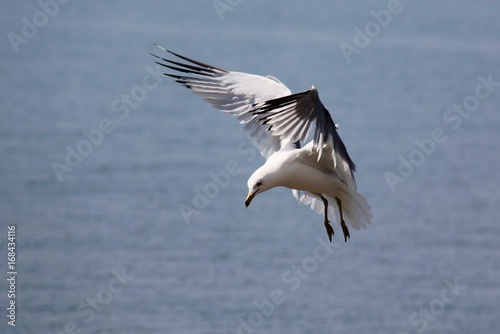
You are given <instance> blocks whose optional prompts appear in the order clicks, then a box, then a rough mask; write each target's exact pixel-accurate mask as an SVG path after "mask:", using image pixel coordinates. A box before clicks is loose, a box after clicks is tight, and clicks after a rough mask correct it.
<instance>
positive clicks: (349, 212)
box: [292, 184, 372, 230]
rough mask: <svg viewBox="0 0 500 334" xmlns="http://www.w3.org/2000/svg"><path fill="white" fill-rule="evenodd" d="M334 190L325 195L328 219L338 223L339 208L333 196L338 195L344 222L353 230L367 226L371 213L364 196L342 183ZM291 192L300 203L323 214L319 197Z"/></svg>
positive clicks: (306, 193) (369, 222)
mask: <svg viewBox="0 0 500 334" xmlns="http://www.w3.org/2000/svg"><path fill="white" fill-rule="evenodd" d="M336 190H337V191H336V192H335V194H327V195H326V198H327V200H328V203H329V205H328V216H329V219H331V220H333V221H335V222H337V223H340V215H339V209H338V207H337V202H336V200H335V198H336V197H338V198H340V201H341V202H342V213H343V216H344V219H345V220H346V223H347V224H349V226H351V227H352V228H354V229H355V230H361V229H366V228H368V225H370V224H371V219H372V214H371V212H370V205H369V204H368V201H367V200H366V198H365V197H364V196H363V195H361V194H360V193H358V192H357V191H356V190H355V189H352V188H351V187H348V186H347V185H344V184H342V185H341V186H340V188H337V189H336ZM292 192H293V195H294V196H295V198H297V200H299V201H300V202H301V203H302V204H305V205H309V206H310V207H311V209H312V210H313V211H314V212H316V213H318V214H324V205H323V201H322V200H321V198H319V197H318V196H316V195H314V194H311V193H308V192H304V191H298V190H293V191H292Z"/></svg>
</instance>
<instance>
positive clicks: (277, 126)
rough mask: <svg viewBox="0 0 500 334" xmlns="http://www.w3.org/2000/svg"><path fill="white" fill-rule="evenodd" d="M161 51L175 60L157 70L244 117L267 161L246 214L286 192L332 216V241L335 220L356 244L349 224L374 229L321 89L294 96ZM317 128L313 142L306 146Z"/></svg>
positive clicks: (263, 81) (264, 80)
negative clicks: (266, 196)
mask: <svg viewBox="0 0 500 334" xmlns="http://www.w3.org/2000/svg"><path fill="white" fill-rule="evenodd" d="M155 45H156V46H158V47H159V48H160V49H161V50H163V51H165V52H166V53H167V56H170V57H169V58H172V59H168V58H164V57H159V56H157V55H154V54H151V55H152V56H154V57H156V58H157V61H156V63H157V64H159V65H162V66H164V67H166V68H168V69H169V70H170V71H175V72H174V73H164V74H165V75H167V76H169V77H172V78H174V79H175V81H176V82H178V83H180V84H182V85H183V86H184V87H187V88H189V89H191V90H192V91H193V93H194V94H196V95H198V96H200V97H201V98H203V100H205V101H206V102H208V103H210V104H211V105H212V106H213V107H215V108H216V109H218V110H221V111H223V112H225V113H228V114H230V115H233V116H236V118H237V119H238V121H239V122H240V123H241V124H243V125H244V130H245V131H246V132H247V134H248V135H249V138H250V141H251V142H252V144H254V145H255V147H256V148H257V149H258V150H259V151H260V153H261V154H262V155H263V156H264V157H265V158H266V159H267V160H266V162H265V163H264V165H263V166H262V167H260V168H259V169H257V170H256V171H255V172H254V173H253V174H252V176H250V178H249V179H248V196H247V197H246V200H245V206H246V207H248V206H249V205H250V202H251V201H252V199H253V198H254V197H255V196H256V195H257V194H261V193H263V192H265V191H267V190H269V189H272V188H274V187H278V186H282V187H287V188H290V189H292V192H293V195H294V196H295V198H297V199H298V200H299V201H300V202H301V203H303V204H306V205H310V207H311V209H313V210H314V211H315V212H317V213H320V214H321V213H323V214H324V217H325V220H324V225H325V228H326V232H327V234H328V238H329V239H330V241H332V236H333V234H334V232H333V228H332V226H331V225H330V224H329V220H328V218H329V217H332V218H334V220H335V221H336V222H338V223H339V224H340V226H341V227H342V231H343V233H344V239H345V241H347V239H348V238H350V234H349V229H348V228H347V224H346V222H347V223H348V224H349V225H350V226H351V227H352V228H354V229H356V230H360V229H365V228H367V226H368V224H370V223H371V218H372V215H371V213H370V206H369V205H368V202H367V200H366V199H365V198H364V197H363V196H362V195H361V194H359V193H358V192H357V190H356V181H355V180H354V174H353V172H354V171H355V168H356V167H355V165H354V162H353V161H352V160H351V158H350V157H349V154H348V153H347V150H346V148H345V145H344V143H343V142H342V140H341V139H340V136H339V134H338V132H337V125H336V124H335V123H334V122H333V120H332V117H331V116H330V113H329V112H328V110H327V109H326V107H325V106H324V105H323V103H322V102H321V101H320V99H319V95H318V91H317V90H316V88H314V86H312V87H311V89H309V90H307V91H305V92H301V93H296V94H292V92H291V91H290V89H288V88H287V87H286V86H285V85H284V84H283V83H281V82H280V81H279V80H278V79H276V78H274V77H272V76H260V75H255V74H248V73H241V72H234V71H228V70H225V69H222V68H219V67H215V66H212V65H208V64H205V63H202V62H199V61H196V60H193V59H190V58H187V57H185V56H182V55H180V54H178V53H175V52H172V51H169V50H167V49H165V48H163V47H161V46H159V45H157V44H155ZM167 56H165V57H167ZM174 57H175V58H174ZM312 124H314V125H315V127H314V132H313V138H312V140H311V141H310V142H309V143H308V144H306V145H303V143H304V141H305V140H306V139H307V137H308V134H309V131H310V129H311V126H312ZM335 204H336V205H337V207H335ZM337 208H338V215H337Z"/></svg>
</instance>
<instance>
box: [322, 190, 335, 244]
mask: <svg viewBox="0 0 500 334" xmlns="http://www.w3.org/2000/svg"><path fill="white" fill-rule="evenodd" d="M321 199H322V200H323V204H324V206H325V228H326V233H327V234H328V239H330V242H332V237H333V234H334V232H333V227H332V225H330V222H329V221H328V201H327V200H326V198H325V197H323V195H321Z"/></svg>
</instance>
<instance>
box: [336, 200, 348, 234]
mask: <svg viewBox="0 0 500 334" xmlns="http://www.w3.org/2000/svg"><path fill="white" fill-rule="evenodd" d="M335 199H336V200H337V205H338V206H339V211H340V226H342V232H344V238H345V241H346V242H347V239H350V238H351V235H350V234H349V229H348V228H347V225H346V224H345V220H344V215H343V214H342V201H341V200H340V198H338V197H335Z"/></svg>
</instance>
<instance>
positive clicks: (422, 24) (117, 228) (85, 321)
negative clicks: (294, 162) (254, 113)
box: [0, 0, 500, 334]
mask: <svg viewBox="0 0 500 334" xmlns="http://www.w3.org/2000/svg"><path fill="white" fill-rule="evenodd" d="M61 2H62V1H61ZM499 13H500V3H499V2H495V1H466V0H460V1H432V2H431V1H409V0H407V1H403V0H401V1H400V2H399V4H398V3H396V2H394V1H348V2H347V1H342V2H341V1H314V2H304V1H284V0H283V1H274V2H273V3H272V4H269V3H268V2H267V1H245V0H244V1H226V0H221V1H175V2H174V1H170V2H165V1H150V2H147V3H144V2H137V1H121V2H120V3H115V2H113V3H111V2H109V3H108V2H97V1H90V2H88V1H69V2H67V3H64V4H60V3H59V2H56V1H55V0H42V1H40V2H36V1H30V2H28V1H23V2H15V1H9V3H8V4H4V6H3V7H2V11H1V14H0V17H1V20H0V22H1V23H0V26H1V28H2V29H1V32H2V35H3V37H2V40H1V48H0V54H1V58H0V73H1V79H0V80H1V81H0V95H1V101H2V104H1V106H2V107H1V110H0V113H1V114H0V159H1V160H0V190H1V192H0V246H1V250H0V277H1V280H0V305H1V308H0V328H1V329H0V332H1V333H53V334H55V333H190V334H192V333H357V334H360V333H370V334H371V333H492V334H493V333H498V332H499V330H500V320H499V315H500V287H499V286H500V285H499V282H500V242H499V240H500V226H499V218H498V217H499V215H500V210H499V207H500V193H499V190H498V187H499V183H500V177H499V174H498V167H499V166H500V154H499V152H500V134H499V133H500V131H499V130H500V113H499V112H500V21H499V20H498V14H499ZM151 42H157V43H159V44H162V45H164V46H165V47H168V48H170V49H172V50H175V51H177V52H180V53H183V54H185V55H187V56H190V57H193V58H195V59H199V60H201V61H204V62H207V63H211V64H214V65H216V66H220V67H224V68H228V69H232V70H237V71H244V72H250V73H257V74H270V75H273V76H276V77H278V78H280V80H282V81H283V82H284V83H285V84H287V85H288V86H289V87H290V88H291V89H292V90H293V91H296V92H298V91H302V90H305V89H308V88H309V87H310V86H311V85H315V86H316V87H317V88H318V90H319V92H320V95H321V97H322V100H323V102H324V103H325V104H326V105H327V106H328V107H329V109H330V111H331V112H332V115H333V118H334V120H335V122H337V123H339V125H340V134H341V136H342V138H343V139H344V141H345V143H346V145H347V147H348V149H349V152H350V155H351V157H352V158H353V159H354V161H355V162H356V164H357V166H358V169H357V174H356V177H357V181H358V188H359V190H360V192H361V193H363V194H364V195H365V196H366V197H367V198H368V200H369V202H370V204H371V206H372V211H373V215H374V219H373V224H372V226H370V227H369V229H367V230H364V231H352V232H351V240H349V241H348V242H347V243H344V242H343V241H342V238H341V236H340V234H341V233H340V229H339V228H338V225H335V226H336V231H337V234H336V235H335V237H334V243H333V244H331V245H329V244H328V243H326V241H327V236H326V233H325V230H324V227H323V224H322V217H321V216H320V215H317V214H315V213H314V212H313V211H311V210H310V209H309V208H308V207H306V206H303V205H299V204H298V203H297V201H296V200H295V199H294V198H293V196H292V195H291V193H290V191H289V190H286V189H276V190H273V191H270V192H269V193H266V194H263V195H262V196H259V197H258V198H256V200H255V201H254V202H253V203H252V206H250V207H249V208H248V209H245V208H244V203H243V202H244V199H245V196H246V192H247V188H246V180H247V178H248V176H249V175H250V174H251V173H252V172H253V170H255V169H256V168H257V167H258V166H260V165H261V164H262V163H263V159H262V158H261V157H260V156H259V155H257V154H256V151H255V150H254V149H252V147H251V146H249V144H248V143H247V142H246V139H245V136H244V135H243V133H242V131H241V127H240V126H239V124H237V122H236V121H235V120H234V119H231V117H228V116H226V115H223V114H222V113H219V112H217V111H215V110H213V109H212V108H211V107H210V106H209V105H207V104H205V103H204V102H203V101H201V100H200V99H199V98H197V97H196V96H194V95H192V94H191V93H190V92H189V91H188V90H186V89H184V88H182V87H179V86H178V85H177V84H175V83H174V82H172V80H169V79H168V78H164V77H162V76H159V75H157V74H156V72H157V68H156V66H155V64H154V59H153V58H152V57H151V56H150V55H148V52H154V53H160V54H161V51H159V50H158V49H156V48H155V47H154V46H153V44H152V43H151ZM11 225H15V228H16V270H17V276H16V284H15V295H16V296H15V298H11V297H8V291H9V289H10V284H7V283H8V282H7V278H8V275H7V272H8V271H9V269H8V267H7V252H8V251H7V229H8V226H11ZM11 301H15V303H16V304H15V305H16V310H15V312H16V313H15V315H16V318H15V319H16V322H15V324H16V326H15V327H13V326H10V325H8V323H7V322H8V321H10V320H9V318H8V317H7V315H8V314H9V313H8V312H9V311H8V310H7V307H8V305H9V303H10V302H11Z"/></svg>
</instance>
